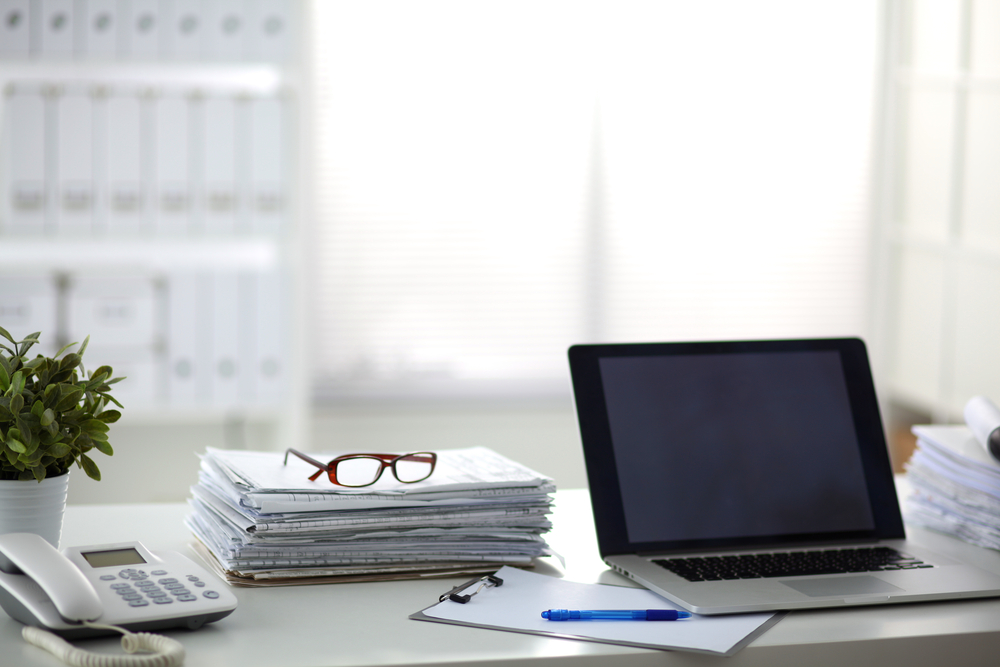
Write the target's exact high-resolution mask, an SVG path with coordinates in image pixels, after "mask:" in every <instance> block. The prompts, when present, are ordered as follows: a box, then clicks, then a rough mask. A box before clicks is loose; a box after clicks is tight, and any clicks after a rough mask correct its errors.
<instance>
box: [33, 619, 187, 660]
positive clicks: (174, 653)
mask: <svg viewBox="0 0 1000 667" xmlns="http://www.w3.org/2000/svg"><path fill="white" fill-rule="evenodd" d="M83 624H84V625H85V626H87V627H90V628H97V629H104V630H115V631H117V632H120V633H122V648H123V649H124V650H125V652H126V653H128V654H129V655H109V654H107V653H91V652H90V651H85V650H83V649H81V648H77V647H75V646H73V645H72V644H70V643H69V642H67V641H66V640H65V639H63V638H62V637H58V636H56V635H54V634H52V633H51V632H49V631H48V630H43V629H42V628H38V627H35V626H32V625H26V626H24V628H23V629H22V630H21V636H22V637H24V639H25V641H27V642H28V643H30V644H34V645H35V646H37V647H39V648H42V649H45V650H46V651H48V652H49V653H51V654H52V655H54V656H56V657H57V658H59V659H60V660H62V661H63V662H65V663H66V664H67V665H71V666H72V667H175V666H176V665H180V664H181V663H183V662H184V645H183V644H181V643H180V642H179V641H177V640H176V639H171V638H170V637H164V636H163V635H156V634H152V633H149V632H129V631H128V630H126V629H124V628H119V627H118V626H115V625H101V624H99V623H89V622H87V621H84V622H83ZM138 651H150V653H145V654H142V655H132V654H134V653H136V652H138Z"/></svg>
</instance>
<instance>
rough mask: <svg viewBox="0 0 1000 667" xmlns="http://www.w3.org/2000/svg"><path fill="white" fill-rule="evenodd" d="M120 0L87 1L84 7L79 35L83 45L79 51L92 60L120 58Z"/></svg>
mask: <svg viewBox="0 0 1000 667" xmlns="http://www.w3.org/2000/svg"><path fill="white" fill-rule="evenodd" d="M118 8H119V5H118V0H87V1H86V2H85V3H83V5H82V15H81V16H80V26H79V30H78V34H79V35H80V38H81V41H82V44H81V45H80V48H78V49H77V51H79V52H80V53H81V55H83V56H85V57H87V58H88V59H92V60H110V59H113V58H116V57H117V56H118V42H119V36H120V34H121V27H122V26H121V25H120V17H119V15H118Z"/></svg>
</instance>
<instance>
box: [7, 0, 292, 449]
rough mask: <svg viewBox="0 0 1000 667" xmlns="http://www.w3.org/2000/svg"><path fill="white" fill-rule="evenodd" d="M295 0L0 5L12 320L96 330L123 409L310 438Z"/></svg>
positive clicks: (156, 418) (20, 330)
mask: <svg viewBox="0 0 1000 667" xmlns="http://www.w3.org/2000/svg"><path fill="white" fill-rule="evenodd" d="M296 9H297V4H296V3H294V2H292V1H291V0H222V1H220V2H212V3H199V2H193V1H188V0H170V1H167V2H163V1H157V0H127V1H125V2H118V1H117V0H86V1H85V2H79V1H76V2H74V0H0V18H2V20H0V88H2V91H3V92H2V102H0V126H2V128H3V133H2V134H0V137H2V138H0V247H2V249H3V255H4V261H3V263H2V266H0V324H2V325H3V326H6V327H8V328H10V329H11V330H12V332H14V333H17V334H25V333H28V332H30V331H39V330H40V331H42V332H43V340H44V341H45V342H46V349H45V351H47V352H53V351H55V349H57V348H58V347H59V346H60V345H62V344H64V343H66V342H70V341H74V340H80V339H82V337H83V336H85V335H88V334H89V335H91V336H92V339H91V343H90V347H89V349H88V352H87V354H86V355H85V361H86V360H87V359H90V363H91V364H109V365H112V366H113V367H114V368H115V370H116V374H120V375H127V376H128V377H129V379H128V380H127V381H126V382H123V383H122V384H121V385H119V387H120V389H119V390H118V391H117V392H116V396H117V397H119V398H120V399H121V400H122V401H123V402H124V403H125V404H126V410H125V411H124V415H125V417H124V419H123V423H129V424H140V425H141V424H146V425H149V426H156V425H163V424H178V423H191V424H198V423H202V424H213V423H224V424H227V425H232V424H234V423H235V424H238V425H241V426H242V425H246V424H264V425H267V426H269V432H273V433H274V434H276V436H275V438H274V441H273V442H272V443H269V444H270V445H271V446H274V447H278V446H281V445H282V444H285V442H286V441H288V442H298V441H300V440H301V439H302V437H303V431H304V428H305V426H304V422H305V414H304V408H303V407H301V406H303V405H304V404H305V402H306V400H305V381H304V376H303V371H302V364H301V358H300V354H301V349H302V345H301V344H300V341H299V340H298V336H300V335H301V333H300V332H301V329H302V327H300V326H298V325H297V321H298V318H299V317H300V314H301V312H302V311H301V306H300V301H299V299H298V297H297V296H296V295H297V294H298V293H299V290H298V289H297V288H298V286H299V285H300V284H301V273H300V271H301V269H300V268H299V267H300V262H299V261H298V258H299V255H300V254H301V253H300V248H299V240H298V239H299V229H298V219H299V217H300V216H299V215H298V213H297V206H298V202H299V201H300V197H299V195H298V192H297V191H296V186H295V183H296V182H297V179H294V178H293V175H294V173H295V171H296V169H297V160H298V157H297V150H296V143H297V142H296V140H295V134H294V130H295V128H297V127H298V125H299V123H298V122H297V121H298V114H299V113H300V108H299V105H298V104H297V98H298V93H299V87H298V79H297V63H296V62H295V55H296V54H295V53H294V52H293V50H292V48H291V46H292V40H291V34H292V32H293V30H294V27H295V24H296V20H297V16H296ZM231 444H233V445H238V444H239V443H238V442H235V441H234V442H233V443H231Z"/></svg>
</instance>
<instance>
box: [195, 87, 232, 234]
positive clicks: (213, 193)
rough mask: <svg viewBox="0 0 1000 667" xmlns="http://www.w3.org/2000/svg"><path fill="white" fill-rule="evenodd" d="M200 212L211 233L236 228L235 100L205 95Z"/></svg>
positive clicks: (221, 232) (226, 231)
mask: <svg viewBox="0 0 1000 667" xmlns="http://www.w3.org/2000/svg"><path fill="white" fill-rule="evenodd" d="M202 107H203V110H204V115H203V119H204V126H203V132H202V137H203V141H202V152H201V159H202V169H201V175H202V183H201V211H202V221H203V224H204V228H205V230H206V231H207V232H208V233H210V234H221V235H231V234H232V233H233V232H234V231H235V229H236V206H237V202H236V101H235V100H234V99H233V98H232V97H228V96H226V97H208V98H206V99H205V100H204V102H203V104H202Z"/></svg>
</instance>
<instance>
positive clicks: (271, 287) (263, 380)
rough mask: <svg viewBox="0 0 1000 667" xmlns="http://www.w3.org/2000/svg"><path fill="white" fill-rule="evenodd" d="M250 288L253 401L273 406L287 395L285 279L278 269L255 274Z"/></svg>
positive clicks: (287, 306)
mask: <svg viewBox="0 0 1000 667" xmlns="http://www.w3.org/2000/svg"><path fill="white" fill-rule="evenodd" d="M254 285H255V293H256V294H255V296H256V298H255V299H254V302H253V309H252V313H253V317H254V318H255V322H254V326H253V327H252V328H253V331H254V334H255V341H254V354H253V358H254V368H253V370H252V376H253V387H254V402H255V403H257V404H259V405H274V404H275V403H276V402H279V401H280V400H281V398H282V397H283V396H284V395H285V394H286V393H287V387H288V382H289V377H288V364H289V362H290V359H291V349H290V345H289V344H288V318H289V316H290V312H289V311H290V308H289V305H288V298H287V296H286V286H287V278H286V276H285V273H284V272H283V271H281V270H279V269H272V270H267V271H261V272H259V273H257V274H255V276H254Z"/></svg>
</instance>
